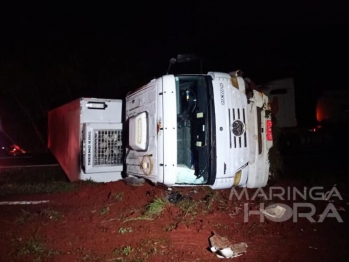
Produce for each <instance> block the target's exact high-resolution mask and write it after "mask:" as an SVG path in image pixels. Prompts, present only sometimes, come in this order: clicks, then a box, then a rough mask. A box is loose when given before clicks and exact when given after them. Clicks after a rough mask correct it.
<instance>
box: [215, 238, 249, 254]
mask: <svg viewBox="0 0 349 262" xmlns="http://www.w3.org/2000/svg"><path fill="white" fill-rule="evenodd" d="M209 241H210V244H211V248H210V250H211V251H212V252H213V253H216V255H217V257H219V258H234V257H238V256H241V255H243V253H246V252H247V250H246V248H247V244H246V243H245V242H240V243H238V244H232V243H231V242H230V241H229V240H228V238H226V237H221V236H219V235H217V234H215V233H213V236H211V237H210V238H209Z"/></svg>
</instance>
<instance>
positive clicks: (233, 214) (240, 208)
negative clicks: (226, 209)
mask: <svg viewBox="0 0 349 262" xmlns="http://www.w3.org/2000/svg"><path fill="white" fill-rule="evenodd" d="M241 210H242V207H235V211H232V212H231V213H230V214H229V216H230V217H231V218H233V217H234V216H236V215H238V214H239V213H240V211H241Z"/></svg>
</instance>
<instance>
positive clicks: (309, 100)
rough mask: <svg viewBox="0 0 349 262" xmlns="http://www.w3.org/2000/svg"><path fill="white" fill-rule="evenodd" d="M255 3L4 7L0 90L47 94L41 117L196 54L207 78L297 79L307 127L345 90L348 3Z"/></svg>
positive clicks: (119, 91) (112, 92)
mask: <svg viewBox="0 0 349 262" xmlns="http://www.w3.org/2000/svg"><path fill="white" fill-rule="evenodd" d="M258 2H261V1H249V2H247V1H239V2H238V1H214V2H212V3H209V2H206V3H205V4H204V1H175V2H172V3H171V4H168V3H166V4H165V2H163V3H162V4H161V3H156V2H154V1H153V2H148V1H143V2H137V1H123V2H122V1H69V2H65V1H46V2H45V3H44V2H36V3H33V2H28V3H26V4H23V3H20V2H18V3H16V2H11V3H7V4H2V5H1V7H0V12H1V18H0V21H1V37H0V39H1V40H0V65H1V67H0V70H1V71H0V79H1V82H0V89H3V90H5V89H8V88H9V87H15V88H14V89H13V90H15V91H16V92H15V91H13V93H12V96H13V95H15V96H16V94H19V93H21V92H22V91H21V90H25V92H32V95H33V94H34V93H35V94H40V95H37V96H41V95H42V96H44V100H45V101H48V100H49V101H50V102H49V103H48V102H47V104H46V105H45V106H44V107H43V108H42V111H43V112H45V108H46V109H49V108H52V107H55V106H58V105H60V104H63V103H65V102H68V101H70V100H72V99H75V98H78V97H81V96H85V97H86V96H94V97H107V98H123V97H124V95H125V94H126V93H127V91H129V90H131V89H135V88H137V87H138V86H140V85H143V84H146V83H147V82H149V81H150V80H151V79H152V78H153V77H158V76H161V75H163V74H165V73H166V70H167V67H168V61H169V59H170V58H171V57H175V56H176V55H177V54H178V53H195V54H197V55H198V56H200V57H202V59H203V72H204V73H206V72H207V71H223V72H229V71H233V70H237V69H241V70H242V71H243V72H244V76H245V77H250V78H251V79H252V80H254V82H256V83H257V84H263V83H266V82H267V81H270V80H273V79H276V78H281V77H287V76H292V77H294V78H295V83H296V99H297V101H296V102H297V114H298V118H299V119H300V120H301V121H304V123H306V122H307V121H308V122H311V121H312V120H313V119H314V118H315V112H314V103H315V101H316V98H317V96H319V95H320V94H321V92H322V91H323V90H327V89H343V88H345V89H346V88H348V83H347V82H348V81H347V79H346V78H347V72H348V69H349V66H348V62H347V61H348V58H349V51H348V47H349V40H348V33H349V26H348V21H349V19H348V17H349V6H348V4H347V3H345V2H344V1H343V3H339V2H337V1H336V4H333V3H331V2H328V4H323V3H320V4H319V2H320V1H302V2H301V3H297V2H295V1H292V3H290V4H285V3H283V2H284V1H275V2H274V3H272V2H269V3H270V4H268V5H266V4H265V3H264V2H263V3H262V2H261V3H258ZM332 2H333V1H332ZM198 69H199V68H198ZM4 79H5V80H6V81H5V80H4ZM36 89H37V90H36ZM29 90H35V92H34V91H29ZM48 90H54V91H52V92H54V95H52V94H51V93H50V94H51V97H50V99H47V97H48V96H50V94H49V91H48ZM6 94H7V95H8V92H5V94H2V96H3V99H4V96H6ZM23 96H24V95H23V94H22V97H23ZM25 97H27V98H28V95H25ZM39 99H41V97H38V101H40V100H39ZM34 100H35V99H34ZM6 101H7V102H8V101H9V100H8V99H6ZM21 101H23V103H24V104H28V101H26V100H25V99H24V100H21ZM2 103H3V106H2V107H4V104H6V102H4V101H2ZM11 103H12V102H11ZM0 108H1V107H0ZM2 110H3V111H4V110H5V109H2ZM5 111H6V110H5ZM3 114H6V113H3ZM43 114H44V113H43Z"/></svg>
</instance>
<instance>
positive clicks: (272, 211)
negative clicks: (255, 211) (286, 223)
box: [259, 205, 286, 218]
mask: <svg viewBox="0 0 349 262" xmlns="http://www.w3.org/2000/svg"><path fill="white" fill-rule="evenodd" d="M259 211H260V212H261V213H263V214H264V215H266V216H270V217H273V218H281V217H282V216H283V215H284V214H285V211H286V208H284V207H282V206H279V205H276V206H275V207H267V208H266V209H262V208H261V209H260V210H259Z"/></svg>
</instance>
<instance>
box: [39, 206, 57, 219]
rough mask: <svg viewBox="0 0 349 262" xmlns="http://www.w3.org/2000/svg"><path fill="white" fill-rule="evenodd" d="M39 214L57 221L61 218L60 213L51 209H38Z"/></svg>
mask: <svg viewBox="0 0 349 262" xmlns="http://www.w3.org/2000/svg"><path fill="white" fill-rule="evenodd" d="M40 214H41V215H42V216H44V217H45V218H47V219H50V220H53V221H57V220H59V219H61V217H62V215H61V214H60V213H59V212H58V211H55V210H52V209H44V210H41V211H40Z"/></svg>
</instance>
